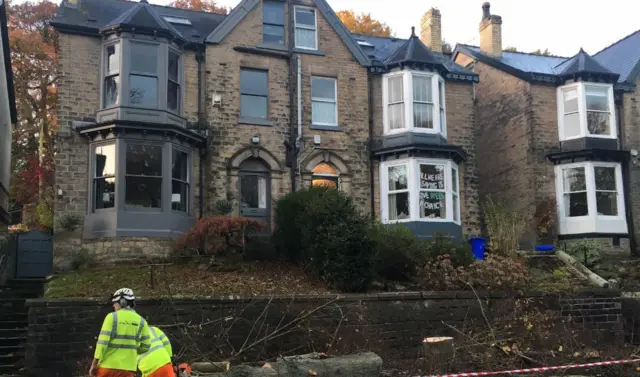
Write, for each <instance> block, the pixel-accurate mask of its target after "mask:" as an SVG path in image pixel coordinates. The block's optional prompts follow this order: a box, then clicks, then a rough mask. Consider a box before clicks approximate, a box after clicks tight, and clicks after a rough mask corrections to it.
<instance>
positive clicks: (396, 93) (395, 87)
mask: <svg viewBox="0 0 640 377" xmlns="http://www.w3.org/2000/svg"><path fill="white" fill-rule="evenodd" d="M387 83H388V85H387V86H388V91H389V93H388V96H389V103H394V102H402V101H403V99H404V94H403V89H402V88H403V82H402V76H393V77H390V78H389V80H388V81H387Z"/></svg>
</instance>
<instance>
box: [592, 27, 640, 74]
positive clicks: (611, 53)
mask: <svg viewBox="0 0 640 377" xmlns="http://www.w3.org/2000/svg"><path fill="white" fill-rule="evenodd" d="M593 58H594V59H596V60H597V61H598V62H599V63H600V64H602V65H603V66H605V67H607V68H609V70H611V71H612V72H615V73H617V74H619V75H620V78H619V79H618V82H619V83H623V82H624V83H629V84H635V81H636V79H637V78H638V75H639V74H640V30H638V31H636V32H634V33H631V34H629V35H627V36H626V37H624V38H622V39H621V40H619V41H617V42H615V43H614V44H612V45H610V46H608V47H605V48H604V49H603V50H601V51H599V52H597V53H596V54H594V55H593Z"/></svg>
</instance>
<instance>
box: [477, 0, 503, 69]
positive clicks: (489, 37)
mask: <svg viewBox="0 0 640 377" xmlns="http://www.w3.org/2000/svg"><path fill="white" fill-rule="evenodd" d="M490 7H491V4H489V2H485V3H483V4H482V21H480V50H482V51H484V52H485V53H487V54H489V55H492V56H502V17H500V16H498V15H492V14H491V11H490Z"/></svg>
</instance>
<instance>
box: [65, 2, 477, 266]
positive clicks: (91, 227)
mask: <svg viewBox="0 0 640 377" xmlns="http://www.w3.org/2000/svg"><path fill="white" fill-rule="evenodd" d="M53 25H54V27H55V28H56V30H57V31H58V32H59V34H60V38H59V64H60V72H61V75H62V77H61V79H60V82H59V88H58V103H57V111H58V120H59V130H58V134H57V138H56V145H57V154H56V192H57V194H58V197H57V201H56V207H55V218H56V221H55V223H56V235H55V239H54V258H55V262H56V264H57V265H58V266H59V267H61V266H63V265H64V264H65V263H68V262H69V260H70V258H71V257H72V255H73V253H74V252H88V253H91V254H93V255H94V256H95V257H96V258H97V259H98V260H99V261H102V262H104V263H110V262H117V261H122V260H127V259H138V258H142V257H151V256H154V257H155V256H165V255H167V253H168V252H169V251H170V242H169V241H170V240H171V239H173V238H175V237H176V236H179V235H180V234H181V233H183V232H185V231H186V230H188V229H189V228H190V227H191V226H192V225H193V224H194V221H195V220H196V219H197V218H198V217H200V216H206V215H210V214H213V213H214V212H215V208H216V202H218V201H219V200H231V201H233V203H234V204H235V207H234V212H233V214H234V215H239V216H247V217H252V218H258V219H261V220H262V221H264V222H265V223H267V224H270V225H271V224H272V216H273V213H274V203H275V201H276V200H277V199H278V198H279V197H281V196H283V195H285V194H287V193H288V192H291V191H292V190H296V189H298V188H301V187H308V186H309V185H330V186H332V187H336V188H337V189H340V190H342V191H344V192H345V193H347V194H348V195H350V196H351V197H353V198H354V200H355V203H356V204H357V205H358V206H359V207H360V208H361V209H362V211H364V212H366V213H369V214H373V215H375V216H376V217H378V218H380V220H381V221H383V222H384V223H396V222H401V223H405V224H407V226H409V227H410V228H411V229H413V230H414V232H415V233H416V234H417V235H419V236H423V237H429V236H431V235H432V234H434V233H435V232H443V233H447V234H449V235H450V236H452V237H455V238H458V239H462V237H463V236H468V235H474V234H477V233H478V232H479V205H478V194H477V188H476V185H477V177H476V167H475V161H476V158H475V155H476V153H475V143H474V105H473V87H474V83H476V82H477V81H478V76H477V74H475V73H473V72H471V71H468V70H466V69H464V68H463V67H461V66H459V65H457V64H455V63H454V62H453V61H452V60H451V57H450V55H444V54H442V51H441V49H442V44H441V32H440V30H441V27H440V13H439V11H437V10H430V11H428V12H427V13H426V14H425V16H424V18H423V22H422V25H421V30H420V36H421V38H419V37H418V36H417V35H416V34H415V33H413V35H412V36H411V38H410V39H408V40H402V39H396V38H374V37H365V36H360V35H353V34H351V33H350V32H349V31H348V30H347V29H346V28H345V26H344V25H343V24H342V23H341V22H340V20H339V19H338V18H337V16H336V14H335V13H334V11H333V10H332V9H331V8H330V7H329V5H328V4H327V3H326V1H325V0H296V1H293V0H291V1H290V0H286V1H285V0H243V1H241V2H240V4H238V5H237V6H236V7H235V8H234V9H233V10H232V11H231V12H230V14H229V15H226V16H225V15H220V14H213V13H206V12H197V11H189V10H183V9H176V8H170V7H163V6H157V5H151V4H148V3H147V2H146V1H144V0H143V1H139V2H138V1H123V0H64V1H63V2H62V4H61V6H60V7H59V10H58V14H57V17H56V19H55V21H54V22H53ZM70 214H75V215H80V216H81V217H82V219H83V220H82V224H81V229H80V230H79V231H76V232H67V231H64V230H63V229H61V228H60V225H59V221H60V220H61V219H62V218H64V217H65V216H68V215H70Z"/></svg>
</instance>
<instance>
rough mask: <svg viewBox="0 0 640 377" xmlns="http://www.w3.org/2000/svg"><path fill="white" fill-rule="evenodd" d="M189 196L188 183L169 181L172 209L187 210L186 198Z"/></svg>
mask: <svg viewBox="0 0 640 377" xmlns="http://www.w3.org/2000/svg"><path fill="white" fill-rule="evenodd" d="M188 198H189V185H188V184H187V183H184V182H180V181H175V180H174V181H172V182H171V209H172V210H174V211H182V212H188V207H187V203H188V202H187V199H188Z"/></svg>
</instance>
